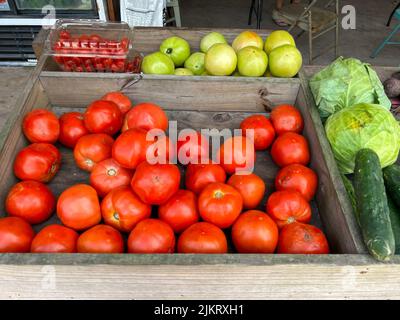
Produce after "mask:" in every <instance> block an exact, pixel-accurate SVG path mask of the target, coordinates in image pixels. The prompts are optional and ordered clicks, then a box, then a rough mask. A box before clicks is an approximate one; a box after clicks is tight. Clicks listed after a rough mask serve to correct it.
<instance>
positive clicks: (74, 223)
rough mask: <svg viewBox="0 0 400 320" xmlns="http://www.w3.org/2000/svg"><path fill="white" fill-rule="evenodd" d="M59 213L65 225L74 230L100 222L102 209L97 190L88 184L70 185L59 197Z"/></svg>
mask: <svg viewBox="0 0 400 320" xmlns="http://www.w3.org/2000/svg"><path fill="white" fill-rule="evenodd" d="M57 215H58V217H59V218H60V220H61V222H62V223H63V224H64V225H65V226H67V227H70V228H72V229H74V230H84V229H87V228H90V227H92V226H94V225H96V224H98V223H99V222H100V220H101V210H100V203H99V198H98V196H97V193H96V190H95V189H94V188H92V187H91V186H89V185H86V184H77V185H74V186H72V187H69V188H68V189H66V190H65V191H64V192H63V193H61V195H60V197H59V198H58V201H57Z"/></svg>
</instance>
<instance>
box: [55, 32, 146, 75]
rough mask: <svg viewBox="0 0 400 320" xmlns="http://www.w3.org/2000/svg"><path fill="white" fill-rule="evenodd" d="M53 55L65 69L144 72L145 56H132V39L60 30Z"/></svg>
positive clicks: (76, 70)
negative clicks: (142, 64)
mask: <svg viewBox="0 0 400 320" xmlns="http://www.w3.org/2000/svg"><path fill="white" fill-rule="evenodd" d="M53 50H54V52H55V53H54V56H53V59H54V60H55V61H56V62H57V63H58V64H59V66H60V67H61V69H62V70H64V71H75V72H135V73H137V72H140V62H141V57H140V56H139V55H136V56H134V57H133V58H131V57H128V54H129V39H128V38H122V39H121V40H120V41H119V40H112V39H105V38H102V37H100V36H99V35H97V34H91V35H87V34H81V35H76V36H72V35H71V34H70V33H69V32H68V31H66V30H63V31H61V32H60V35H59V39H58V40H57V41H56V42H55V43H54V45H53Z"/></svg>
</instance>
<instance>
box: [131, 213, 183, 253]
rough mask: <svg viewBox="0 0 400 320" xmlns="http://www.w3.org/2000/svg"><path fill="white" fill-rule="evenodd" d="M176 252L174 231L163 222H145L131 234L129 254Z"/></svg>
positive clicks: (152, 220) (148, 220)
mask: <svg viewBox="0 0 400 320" xmlns="http://www.w3.org/2000/svg"><path fill="white" fill-rule="evenodd" d="M174 251H175V234H174V230H172V228H171V227H170V226H169V225H168V224H167V223H165V222H163V221H161V220H156V219H146V220H143V221H141V222H139V223H138V224H137V225H136V227H135V228H133V230H132V231H131V233H130V234H129V238H128V252H129V253H173V252H174Z"/></svg>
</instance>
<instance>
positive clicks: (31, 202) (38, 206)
mask: <svg viewBox="0 0 400 320" xmlns="http://www.w3.org/2000/svg"><path fill="white" fill-rule="evenodd" d="M55 207H56V198H55V197H54V195H53V193H52V192H51V190H50V189H49V188H48V187H47V186H46V185H44V184H43V183H41V182H37V181H22V182H19V183H17V184H15V185H14V186H13V187H12V188H11V189H10V191H9V193H8V195H7V198H6V203H5V208H6V212H7V213H8V214H9V215H10V216H13V217H20V218H23V219H25V220H26V221H28V222H29V223H31V224H37V223H42V222H43V221H46V220H47V219H48V218H50V216H51V214H52V213H53V212H54V209H55Z"/></svg>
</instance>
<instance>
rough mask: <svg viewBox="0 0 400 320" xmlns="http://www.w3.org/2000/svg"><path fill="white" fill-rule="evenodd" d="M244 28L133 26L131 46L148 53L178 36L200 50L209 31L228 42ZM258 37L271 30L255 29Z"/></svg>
mask: <svg viewBox="0 0 400 320" xmlns="http://www.w3.org/2000/svg"><path fill="white" fill-rule="evenodd" d="M245 30H246V29H218V28H216V29H215V28H213V29H210V28H162V27H135V28H133V47H134V49H135V50H137V51H139V52H142V53H145V54H148V53H151V52H154V51H158V50H159V49H160V44H161V42H162V41H163V40H165V39H166V38H169V37H172V36H178V37H181V38H183V39H185V40H186V41H187V42H188V43H189V44H190V47H191V51H192V52H195V51H200V40H201V38H202V37H204V36H205V35H206V34H208V33H210V32H211V31H216V32H219V33H221V34H223V35H224V37H225V39H226V41H228V43H229V44H231V43H232V41H233V40H234V39H235V38H236V36H237V35H239V34H240V33H241V32H243V31H245ZM256 32H257V33H258V34H259V35H260V37H261V38H262V39H263V40H265V38H266V37H267V36H268V35H269V34H270V33H271V30H257V31H256Z"/></svg>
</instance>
